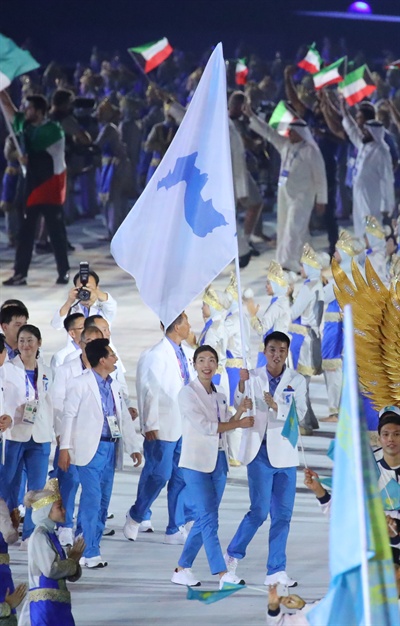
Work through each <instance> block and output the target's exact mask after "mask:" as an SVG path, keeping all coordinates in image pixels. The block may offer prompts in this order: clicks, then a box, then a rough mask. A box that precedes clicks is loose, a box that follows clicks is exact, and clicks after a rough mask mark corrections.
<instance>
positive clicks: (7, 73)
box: [0, 35, 40, 91]
mask: <svg viewBox="0 0 400 626" xmlns="http://www.w3.org/2000/svg"><path fill="white" fill-rule="evenodd" d="M38 67H40V66H39V63H38V62H37V61H35V59H34V58H33V56H32V55H31V53H30V52H28V51H27V50H22V48H20V47H19V46H17V45H16V44H15V43H14V42H13V41H12V39H8V37H4V35H0V91H3V89H6V88H7V87H8V86H9V85H10V84H11V82H12V81H13V80H14V78H16V77H17V76H20V75H21V74H24V73H25V72H30V71H32V70H35V69H36V68H38Z"/></svg>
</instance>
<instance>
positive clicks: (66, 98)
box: [51, 89, 75, 107]
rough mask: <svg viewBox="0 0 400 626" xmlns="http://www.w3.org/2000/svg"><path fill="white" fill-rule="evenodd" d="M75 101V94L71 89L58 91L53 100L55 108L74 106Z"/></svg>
mask: <svg viewBox="0 0 400 626" xmlns="http://www.w3.org/2000/svg"><path fill="white" fill-rule="evenodd" d="M74 99H75V96H74V92H73V91H71V90H70V89H57V90H56V91H55V92H54V93H53V96H52V98H51V102H52V104H53V105H54V106H56V107H59V106H63V104H72V103H73V101H74Z"/></svg>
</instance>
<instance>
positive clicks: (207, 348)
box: [193, 344, 218, 363]
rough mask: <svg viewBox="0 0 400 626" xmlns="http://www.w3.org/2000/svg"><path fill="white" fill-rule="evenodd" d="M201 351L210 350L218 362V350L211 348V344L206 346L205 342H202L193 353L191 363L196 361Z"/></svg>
mask: <svg viewBox="0 0 400 626" xmlns="http://www.w3.org/2000/svg"><path fill="white" fill-rule="evenodd" d="M202 352H211V353H212V354H213V355H214V356H215V358H216V360H217V363H218V352H217V351H216V350H215V348H213V347H212V346H207V345H206V344H203V345H202V346H199V347H198V348H197V349H196V350H195V352H194V355H193V363H196V359H197V357H198V356H199V354H201V353H202Z"/></svg>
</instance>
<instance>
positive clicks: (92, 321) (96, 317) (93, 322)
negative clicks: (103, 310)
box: [84, 313, 107, 330]
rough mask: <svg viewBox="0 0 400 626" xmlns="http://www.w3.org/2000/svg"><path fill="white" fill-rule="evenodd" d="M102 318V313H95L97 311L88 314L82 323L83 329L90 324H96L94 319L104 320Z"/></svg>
mask: <svg viewBox="0 0 400 626" xmlns="http://www.w3.org/2000/svg"><path fill="white" fill-rule="evenodd" d="M104 319H105V318H104V317H103V316H102V315H97V313H96V314H95V315H89V317H87V318H86V319H85V323H84V328H85V330H86V329H87V328H90V327H91V326H96V320H104ZM106 321H107V320H106Z"/></svg>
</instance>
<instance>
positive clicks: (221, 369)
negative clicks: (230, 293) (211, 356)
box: [198, 285, 230, 396]
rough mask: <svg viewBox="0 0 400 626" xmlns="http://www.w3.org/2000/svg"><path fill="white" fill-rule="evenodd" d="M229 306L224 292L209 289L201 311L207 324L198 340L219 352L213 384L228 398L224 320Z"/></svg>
mask: <svg viewBox="0 0 400 626" xmlns="http://www.w3.org/2000/svg"><path fill="white" fill-rule="evenodd" d="M229 305H230V301H229V299H228V297H227V295H226V294H225V293H224V292H223V291H220V290H218V289H214V287H212V286H211V285H209V286H208V287H207V289H206V290H205V292H204V294H203V306H202V309H201V311H202V314H203V319H204V323H205V324H204V328H203V330H202V331H201V333H200V335H199V339H198V345H199V346H202V345H204V344H205V343H206V344H208V345H209V346H211V347H212V348H214V350H216V351H217V354H218V359H219V365H218V369H217V371H216V373H215V375H214V376H213V380H212V382H213V384H214V385H221V386H222V387H223V390H224V393H225V395H226V396H227V395H229V381H228V376H227V374H226V370H225V362H226V343H227V337H226V331H225V324H224V320H225V317H226V311H227V309H228V308H229Z"/></svg>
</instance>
